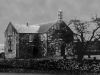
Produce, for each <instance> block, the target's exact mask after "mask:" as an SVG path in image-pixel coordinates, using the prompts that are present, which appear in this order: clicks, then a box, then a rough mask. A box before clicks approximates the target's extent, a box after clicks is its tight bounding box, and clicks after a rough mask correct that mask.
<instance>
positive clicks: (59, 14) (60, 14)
mask: <svg viewBox="0 0 100 75" xmlns="http://www.w3.org/2000/svg"><path fill="white" fill-rule="evenodd" d="M62 16H63V13H62V11H61V10H59V11H58V20H62V19H63V17H62Z"/></svg>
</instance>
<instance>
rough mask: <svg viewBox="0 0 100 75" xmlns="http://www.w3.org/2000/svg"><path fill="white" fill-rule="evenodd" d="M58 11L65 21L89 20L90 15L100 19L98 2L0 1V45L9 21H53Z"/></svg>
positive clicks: (96, 0)
mask: <svg viewBox="0 0 100 75" xmlns="http://www.w3.org/2000/svg"><path fill="white" fill-rule="evenodd" d="M59 9H61V10H62V11H63V19H64V20H65V21H68V20H70V19H74V18H75V17H77V18H78V19H82V20H89V19H90V18H91V14H92V15H93V16H95V14H97V15H98V16H99V17H100V0H0V44H3V43H4V31H5V29H6V27H7V25H8V24H9V22H10V21H11V22H12V23H17V24H26V23H27V22H28V23H30V24H39V23H43V22H49V21H54V20H57V12H58V10H59Z"/></svg>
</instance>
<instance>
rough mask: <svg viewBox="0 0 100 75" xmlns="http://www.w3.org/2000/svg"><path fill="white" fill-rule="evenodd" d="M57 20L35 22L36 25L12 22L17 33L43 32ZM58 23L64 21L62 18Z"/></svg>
mask: <svg viewBox="0 0 100 75" xmlns="http://www.w3.org/2000/svg"><path fill="white" fill-rule="evenodd" d="M58 22H59V21H58V20H56V21H51V22H47V23H42V24H37V25H27V24H26V25H25V24H24V25H22V24H12V23H11V24H12V25H13V26H14V28H15V29H16V30H17V32H18V33H44V32H46V31H48V30H49V28H51V27H52V26H53V25H54V24H56V23H58ZM60 23H65V22H64V21H63V20H62V21H60Z"/></svg>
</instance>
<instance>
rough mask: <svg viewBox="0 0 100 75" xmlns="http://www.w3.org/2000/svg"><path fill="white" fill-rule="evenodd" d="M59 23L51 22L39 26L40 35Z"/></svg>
mask: <svg viewBox="0 0 100 75" xmlns="http://www.w3.org/2000/svg"><path fill="white" fill-rule="evenodd" d="M56 22H57V21H51V22H48V23H42V24H39V25H38V26H40V28H39V31H38V33H44V32H46V31H47V30H49V28H50V27H52V26H53V25H54V24H55V23H56Z"/></svg>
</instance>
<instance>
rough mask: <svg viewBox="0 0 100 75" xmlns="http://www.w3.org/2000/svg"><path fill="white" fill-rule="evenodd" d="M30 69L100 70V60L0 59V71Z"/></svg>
mask: <svg viewBox="0 0 100 75" xmlns="http://www.w3.org/2000/svg"><path fill="white" fill-rule="evenodd" d="M13 68H16V69H20V70H21V69H31V70H40V71H66V72H67V71H69V72H79V71H81V72H100V61H96V60H95V61H94V60H84V61H83V62H78V61H77V60H71V59H65V60H64V59H58V60H55V59H52V60H50V59H43V60H42V59H40V60H39V59H0V71H2V70H3V69H4V70H5V69H6V70H8V69H13ZM20 70H19V71H20Z"/></svg>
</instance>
